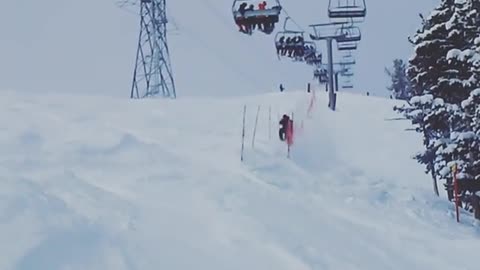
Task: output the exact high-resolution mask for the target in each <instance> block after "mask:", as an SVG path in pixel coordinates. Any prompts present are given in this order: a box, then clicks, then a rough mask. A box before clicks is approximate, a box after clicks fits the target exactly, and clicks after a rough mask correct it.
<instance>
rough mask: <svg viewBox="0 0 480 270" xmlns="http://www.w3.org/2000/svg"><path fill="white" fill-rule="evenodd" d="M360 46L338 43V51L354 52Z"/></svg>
mask: <svg viewBox="0 0 480 270" xmlns="http://www.w3.org/2000/svg"><path fill="white" fill-rule="evenodd" d="M357 46H358V43H357V42H341V41H340V42H339V41H337V50H339V51H353V50H356V49H357Z"/></svg>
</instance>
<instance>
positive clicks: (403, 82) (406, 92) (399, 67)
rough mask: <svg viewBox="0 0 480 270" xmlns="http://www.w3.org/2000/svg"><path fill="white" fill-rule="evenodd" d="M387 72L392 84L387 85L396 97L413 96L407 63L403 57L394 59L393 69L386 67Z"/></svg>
mask: <svg viewBox="0 0 480 270" xmlns="http://www.w3.org/2000/svg"><path fill="white" fill-rule="evenodd" d="M385 73H387V75H388V76H389V77H390V78H391V80H392V84H391V85H390V86H389V87H387V89H388V90H390V91H392V92H393V94H392V96H393V97H394V98H395V99H402V100H408V99H410V98H411V97H412V92H411V87H410V81H409V79H408V78H407V72H406V63H405V62H403V60H402V59H395V60H393V69H392V70H389V69H387V68H385Z"/></svg>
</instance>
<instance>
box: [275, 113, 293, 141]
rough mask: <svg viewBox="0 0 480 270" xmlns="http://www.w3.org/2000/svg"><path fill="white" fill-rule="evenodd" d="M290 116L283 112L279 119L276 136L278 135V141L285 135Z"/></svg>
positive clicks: (282, 139) (283, 138) (284, 137)
mask: <svg viewBox="0 0 480 270" xmlns="http://www.w3.org/2000/svg"><path fill="white" fill-rule="evenodd" d="M290 121H291V120H290V117H288V115H286V114H284V115H283V117H282V119H281V120H280V122H279V124H280V129H279V130H278V136H279V137H280V141H282V142H283V141H285V139H286V135H287V128H288V124H289V123H290Z"/></svg>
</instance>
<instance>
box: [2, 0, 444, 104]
mask: <svg viewBox="0 0 480 270" xmlns="http://www.w3.org/2000/svg"><path fill="white" fill-rule="evenodd" d="M267 2H268V1H267ZM438 2H439V0H420V1H419V0H369V1H368V2H367V5H368V17H367V19H366V21H365V22H364V23H363V24H362V25H361V27H362V30H363V33H362V34H363V40H362V41H361V44H360V47H359V50H358V52H357V53H356V58H357V65H356V66H355V78H354V83H355V90H354V91H357V92H365V91H370V92H372V93H375V94H378V95H385V94H386V93H387V92H386V90H385V86H386V84H387V78H386V76H385V73H384V67H385V66H386V65H390V63H391V62H392V60H393V59H394V58H403V59H408V58H409V57H410V55H411V53H412V48H411V45H410V44H409V43H408V42H407V37H408V35H411V34H413V33H414V32H415V30H416V28H417V27H418V26H419V24H420V20H419V17H418V13H420V12H422V13H429V12H430V11H431V10H432V8H433V7H434V6H435V5H436V4H437V3H438ZM231 4H232V2H230V1H225V0H176V1H173V0H170V1H167V6H168V12H169V17H170V21H171V24H170V28H171V29H172V30H173V31H171V32H170V33H171V34H170V35H169V39H170V49H171V51H172V55H171V58H172V66H173V69H174V76H175V79H176V83H177V92H178V95H179V96H189V95H232V94H233V95H236V94H250V93H259V92H268V91H276V90H277V87H278V84H279V83H283V84H285V85H286V87H287V88H288V89H293V88H300V87H304V85H305V84H306V82H307V81H309V80H310V79H311V78H312V68H311V67H308V66H306V65H304V64H298V63H290V62H289V61H285V60H282V61H278V59H277V57H276V53H275V49H274V43H273V42H274V41H273V36H266V35H264V34H262V33H257V34H255V35H254V36H252V37H249V36H245V35H243V34H241V33H239V32H238V30H237V28H236V26H235V25H234V23H233V19H232V15H231ZM282 4H283V6H284V8H285V9H286V11H287V12H288V13H289V14H290V15H291V16H292V17H293V18H294V19H295V21H297V22H298V24H299V25H300V26H301V27H302V28H303V29H304V30H308V25H309V24H312V23H320V22H324V21H325V20H326V14H327V7H328V1H327V0H300V1H299V0H284V1H282ZM138 25H139V23H138V17H137V16H135V15H134V14H131V13H129V12H126V11H125V10H122V9H119V8H118V7H117V6H116V5H115V1H114V0H82V1H70V0H45V1H38V0H11V1H7V0H0V91H1V90H15V91H35V92H42V91H54V92H77V93H94V94H100V95H114V96H125V97H128V96H129V93H130V87H131V79H132V71H133V64H134V60H135V59H134V58H135V49H136V45H137V35H138ZM318 46H319V48H322V49H323V48H324V47H325V44H323V43H319V44H318Z"/></svg>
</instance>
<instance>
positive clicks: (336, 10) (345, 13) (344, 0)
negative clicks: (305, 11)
mask: <svg viewBox="0 0 480 270" xmlns="http://www.w3.org/2000/svg"><path fill="white" fill-rule="evenodd" d="M366 16H367V5H366V3H365V0H330V1H329V3H328V17H329V18H331V19H349V18H360V19H363V18H365V17H366Z"/></svg>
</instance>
